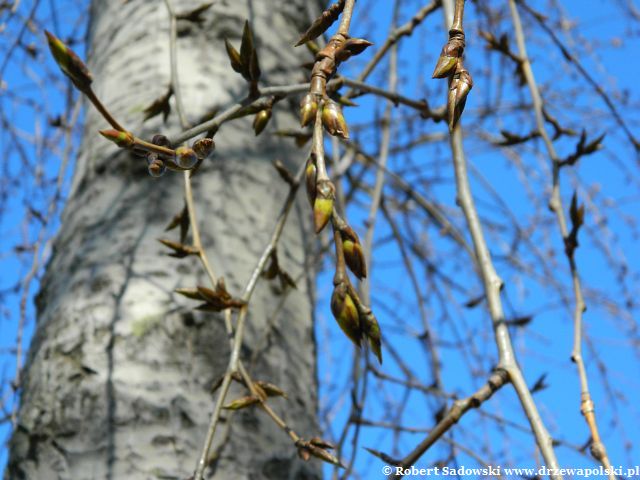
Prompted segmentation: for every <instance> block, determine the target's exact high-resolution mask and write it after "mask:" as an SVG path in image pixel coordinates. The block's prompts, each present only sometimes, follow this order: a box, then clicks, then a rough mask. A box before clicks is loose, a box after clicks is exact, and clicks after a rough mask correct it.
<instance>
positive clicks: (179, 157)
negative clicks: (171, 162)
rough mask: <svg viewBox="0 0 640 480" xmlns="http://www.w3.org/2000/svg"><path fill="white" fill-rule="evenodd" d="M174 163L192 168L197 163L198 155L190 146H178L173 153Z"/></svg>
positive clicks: (181, 166)
mask: <svg viewBox="0 0 640 480" xmlns="http://www.w3.org/2000/svg"><path fill="white" fill-rule="evenodd" d="M175 161H176V165H178V166H179V167H180V168H184V169H186V170H188V169H190V168H193V167H194V166H195V164H196V163H198V156H197V155H196V152H194V151H193V149H192V148H189V147H178V148H176V155H175Z"/></svg>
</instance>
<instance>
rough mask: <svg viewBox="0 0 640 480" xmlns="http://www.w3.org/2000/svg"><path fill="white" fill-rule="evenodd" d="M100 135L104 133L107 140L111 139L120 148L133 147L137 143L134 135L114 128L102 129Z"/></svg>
mask: <svg viewBox="0 0 640 480" xmlns="http://www.w3.org/2000/svg"><path fill="white" fill-rule="evenodd" d="M100 135H102V136H103V137H104V138H106V139H107V140H111V141H112V142H113V143H115V144H116V145H118V146H119V147H120V148H129V147H132V146H133V144H134V143H135V139H134V137H133V135H132V134H131V133H129V132H121V131H119V130H113V129H110V130H100Z"/></svg>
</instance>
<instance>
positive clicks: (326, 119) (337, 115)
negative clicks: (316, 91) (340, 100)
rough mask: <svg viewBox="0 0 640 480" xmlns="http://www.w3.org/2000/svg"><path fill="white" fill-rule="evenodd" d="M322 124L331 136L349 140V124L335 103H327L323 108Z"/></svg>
mask: <svg viewBox="0 0 640 480" xmlns="http://www.w3.org/2000/svg"><path fill="white" fill-rule="evenodd" d="M322 124H323V125H324V128H326V130H327V132H329V134H330V135H334V136H338V137H342V138H345V139H347V138H349V129H348V128H347V122H346V121H345V119H344V115H343V114H342V109H341V108H340V106H339V105H338V104H337V103H336V102H334V101H331V100H329V101H327V102H326V103H325V104H324V107H323V108H322Z"/></svg>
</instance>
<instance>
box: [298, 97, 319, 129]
mask: <svg viewBox="0 0 640 480" xmlns="http://www.w3.org/2000/svg"><path fill="white" fill-rule="evenodd" d="M317 112H318V100H317V98H316V96H315V95H313V94H311V93H307V94H306V95H305V96H304V98H303V99H302V101H301V102H300V126H302V127H306V126H307V125H309V124H310V123H311V122H312V121H314V120H315V118H316V114H317Z"/></svg>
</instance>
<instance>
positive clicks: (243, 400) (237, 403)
mask: <svg viewBox="0 0 640 480" xmlns="http://www.w3.org/2000/svg"><path fill="white" fill-rule="evenodd" d="M259 401H260V399H259V398H258V397H256V396H254V395H247V396H246V397H240V398H238V399H236V400H234V401H233V402H231V403H229V404H227V405H225V406H224V407H222V408H224V409H225V410H240V409H241V408H246V407H250V406H251V405H255V404H256V403H258V402H259Z"/></svg>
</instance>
